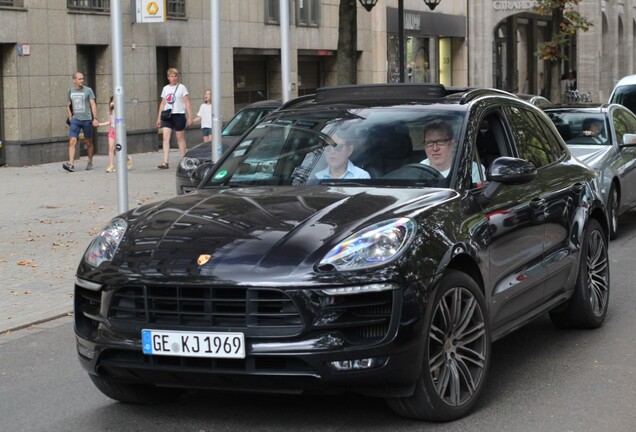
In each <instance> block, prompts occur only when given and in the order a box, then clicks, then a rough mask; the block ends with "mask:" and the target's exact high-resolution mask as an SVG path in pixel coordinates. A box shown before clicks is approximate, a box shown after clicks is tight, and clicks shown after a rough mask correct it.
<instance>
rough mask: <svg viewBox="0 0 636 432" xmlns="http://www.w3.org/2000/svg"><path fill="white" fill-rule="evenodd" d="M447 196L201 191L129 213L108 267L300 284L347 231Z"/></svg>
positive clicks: (438, 192) (327, 190) (335, 190)
mask: <svg viewBox="0 0 636 432" xmlns="http://www.w3.org/2000/svg"><path fill="white" fill-rule="evenodd" d="M454 195H456V192H453V191H451V190H447V189H424V190H422V189H380V188H365V189H362V188H359V187H351V188H347V187H328V186H316V187H308V188H297V187H275V188H270V189H266V190H265V189H264V188H262V187H261V188H238V189H225V190H215V191H206V190H201V191H197V192H195V193H192V194H187V195H182V196H179V197H176V198H173V199H170V200H167V201H164V202H161V203H159V204H158V205H156V206H154V207H151V208H147V209H145V210H144V209H143V208H139V209H136V210H133V211H131V212H129V214H128V220H129V229H128V231H127V234H126V235H125V236H124V239H123V240H122V243H121V244H120V246H119V250H118V253H117V255H116V257H115V259H114V260H113V265H114V266H116V267H118V268H119V270H120V271H124V272H126V271H129V272H130V274H131V275H134V274H136V275H144V276H145V277H152V276H157V277H165V276H173V277H180V276H184V277H189V278H195V279H196V277H197V276H200V277H206V278H209V277H210V276H213V277H214V278H218V279H221V280H227V281H230V280H231V281H237V280H240V281H242V282H246V283H247V282H250V283H259V282H262V281H265V280H269V281H271V280H276V281H277V283H282V282H283V281H284V280H288V281H290V282H292V281H293V283H299V282H301V281H302V280H303V279H304V278H308V277H310V276H309V275H311V274H312V273H313V272H314V270H313V269H314V266H315V265H316V264H317V263H318V262H319V261H320V259H321V258H322V257H323V256H324V255H325V254H326V253H327V252H328V251H329V250H330V249H331V248H332V247H333V246H334V245H335V244H336V243H337V242H339V241H341V240H343V239H344V238H346V237H348V236H349V235H350V234H351V233H353V232H356V231H358V230H359V229H360V228H362V227H365V226H368V225H370V224H373V223H377V222H380V221H383V220H387V219H391V218H397V217H404V216H408V215H410V214H413V212H417V213H418V214H419V215H421V213H422V209H425V208H428V207H433V206H435V205H436V204H438V203H441V202H443V201H446V200H448V199H449V198H451V197H452V196H454ZM206 255H207V256H209V257H207V256H206ZM206 259H207V262H205V263H203V261H205V260H206ZM191 280H192V279H191Z"/></svg>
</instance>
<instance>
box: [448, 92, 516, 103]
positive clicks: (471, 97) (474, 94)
mask: <svg viewBox="0 0 636 432" xmlns="http://www.w3.org/2000/svg"><path fill="white" fill-rule="evenodd" d="M488 95H492V96H496V95H498V96H512V97H516V96H515V95H514V94H512V93H510V92H507V91H505V90H499V89H495V88H478V89H473V90H468V91H467V92H466V93H464V94H463V95H462V97H461V99H460V100H459V104H460V105H463V104H466V103H468V102H470V101H472V100H474V99H476V98H478V97H480V96H488Z"/></svg>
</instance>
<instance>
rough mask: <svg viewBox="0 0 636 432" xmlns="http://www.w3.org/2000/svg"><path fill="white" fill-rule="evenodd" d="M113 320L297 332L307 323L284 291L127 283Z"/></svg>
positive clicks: (117, 299)
mask: <svg viewBox="0 0 636 432" xmlns="http://www.w3.org/2000/svg"><path fill="white" fill-rule="evenodd" d="M108 318H109V320H110V321H111V322H112V323H113V324H117V323H120V324H125V323H140V324H158V325H167V326H177V327H179V328H184V327H185V328H189V327H190V328H194V327H197V328H200V327H212V328H214V327H219V328H220V327H223V328H227V327H231V328H250V327H261V328H272V327H274V328H285V329H287V330H288V332H289V333H296V332H299V331H300V330H301V329H302V327H303V320H302V317H301V315H300V313H299V311H298V309H297V308H296V305H295V304H294V302H293V301H292V299H291V298H290V297H289V296H288V295H287V294H286V293H285V292H284V291H282V290H277V289H269V288H242V287H231V288H230V287H210V286H174V285H167V286H163V285H143V286H123V287H120V288H118V289H117V290H116V291H115V293H114V295H113V299H112V301H111V304H110V310H109V314H108ZM286 333H287V332H286Z"/></svg>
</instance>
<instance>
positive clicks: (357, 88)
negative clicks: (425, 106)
mask: <svg viewBox="0 0 636 432" xmlns="http://www.w3.org/2000/svg"><path fill="white" fill-rule="evenodd" d="M444 96H446V89H445V88H444V86H443V85H441V84H432V83H418V84H411V83H394V84H365V85H346V86H337V87H322V88H319V89H318V90H316V103H337V102H363V101H364V102H369V101H378V102H386V101H409V102H410V101H426V100H438V99H441V98H443V97H444Z"/></svg>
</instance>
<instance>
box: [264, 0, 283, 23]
mask: <svg viewBox="0 0 636 432" xmlns="http://www.w3.org/2000/svg"><path fill="white" fill-rule="evenodd" d="M279 5H280V1H279V0H265V23H266V24H279V22H280V8H279Z"/></svg>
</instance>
